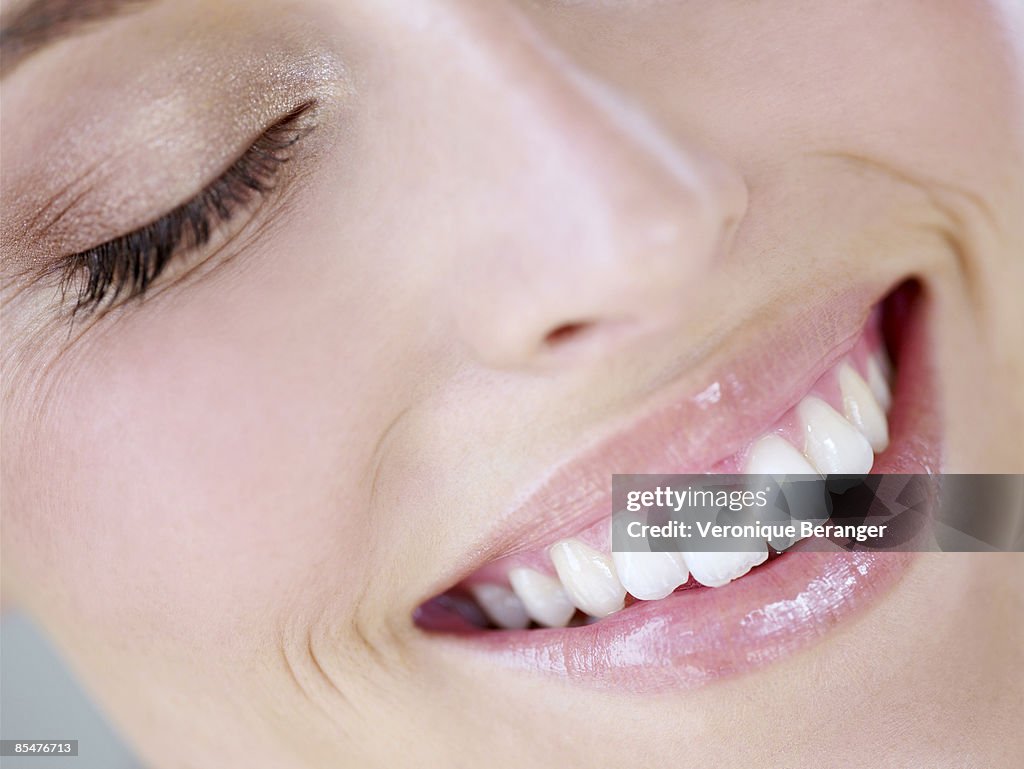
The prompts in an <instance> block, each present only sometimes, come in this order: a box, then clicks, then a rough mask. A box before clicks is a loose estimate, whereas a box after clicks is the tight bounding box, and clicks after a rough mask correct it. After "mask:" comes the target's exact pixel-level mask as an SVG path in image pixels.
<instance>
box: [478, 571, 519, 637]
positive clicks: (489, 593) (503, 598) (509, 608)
mask: <svg viewBox="0 0 1024 769" xmlns="http://www.w3.org/2000/svg"><path fill="white" fill-rule="evenodd" d="M470 590H471V591H472V593H473V597H474V598H475V599H476V601H477V603H478V604H480V608H481V609H483V610H484V614H486V615H487V618H488V619H490V620H491V622H493V623H494V624H495V625H498V626H499V627H503V628H507V629H508V630H522V629H523V628H525V627H529V625H530V618H529V616H527V614H526V608H525V607H524V606H523V602H522V601H520V600H519V599H518V598H517V597H516V594H515V593H513V592H512V591H511V590H509V589H508V588H507V587H505V586H504V585H494V584H491V583H487V582H482V583H480V584H477V585H473V586H472V587H471V588H470Z"/></svg>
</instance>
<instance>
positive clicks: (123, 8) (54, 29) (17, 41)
mask: <svg viewBox="0 0 1024 769" xmlns="http://www.w3.org/2000/svg"><path fill="white" fill-rule="evenodd" d="M155 1H156V0H30V1H29V2H28V3H27V4H26V5H25V7H24V8H22V9H21V10H19V11H15V12H13V13H12V14H10V16H11V17H12V18H11V19H10V21H7V20H6V19H4V20H3V26H2V28H0V78H3V77H6V76H7V75H9V74H10V73H11V72H12V71H13V70H14V69H15V68H16V67H17V66H18V65H19V64H21V63H22V62H23V61H25V59H27V58H28V57H29V56H31V55H33V54H35V53H38V52H39V51H41V50H42V49H44V48H46V47H48V46H51V45H53V44H54V43H57V42H58V41H60V40H64V39H66V38H69V37H71V36H72V35H75V34H77V33H80V32H82V31H84V30H85V29H87V28H89V27H92V26H94V25H96V24H102V23H103V22H105V21H110V20H111V19H113V18H115V17H117V16H119V15H121V14H123V13H126V12H128V11H130V10H136V9H138V8H140V7H142V6H146V5H151V4H153V3H154V2H155Z"/></svg>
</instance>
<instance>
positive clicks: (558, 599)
mask: <svg viewBox="0 0 1024 769" xmlns="http://www.w3.org/2000/svg"><path fill="white" fill-rule="evenodd" d="M508 581H509V582H511V583H512V589H513V590H514V591H515V593H516V595H517V596H519V600H521V601H522V602H523V606H525V607H526V613H527V614H529V615H530V617H531V618H532V619H533V620H534V621H535V622H536V623H537V624H538V625H546V626H547V627H565V626H566V625H568V624H569V620H571V619H572V615H573V614H575V613H576V607H575V606H573V604H572V601H570V600H569V596H568V595H566V592H565V590H563V589H562V583H561V582H559V581H558V580H557V579H555V578H554V577H549V576H548V575H547V574H542V573H541V572H539V571H534V570H533V569H527V568H518V569H512V570H511V571H510V572H509V573H508Z"/></svg>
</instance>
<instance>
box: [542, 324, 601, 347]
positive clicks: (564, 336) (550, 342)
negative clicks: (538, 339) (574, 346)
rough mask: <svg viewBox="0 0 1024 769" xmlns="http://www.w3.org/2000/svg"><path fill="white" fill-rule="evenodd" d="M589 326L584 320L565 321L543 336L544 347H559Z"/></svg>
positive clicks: (579, 334)
mask: <svg viewBox="0 0 1024 769" xmlns="http://www.w3.org/2000/svg"><path fill="white" fill-rule="evenodd" d="M589 326H590V324H589V323H587V322H586V321H581V322H578V323H565V324H563V325H561V326H559V327H558V328H556V329H554V330H553V331H551V332H550V333H549V334H548V335H547V336H546V337H544V344H545V346H546V347H559V346H561V345H564V344H565V343H566V342H569V341H571V340H573V339H576V338H577V337H579V336H581V335H582V334H583V332H584V331H585V330H586V329H587V328H588V327H589Z"/></svg>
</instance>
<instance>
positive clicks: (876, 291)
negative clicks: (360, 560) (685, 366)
mask: <svg viewBox="0 0 1024 769" xmlns="http://www.w3.org/2000/svg"><path fill="white" fill-rule="evenodd" d="M887 288H889V286H878V285H871V286H861V287H859V288H858V287H851V288H850V289H849V290H847V291H846V293H845V294H843V295H842V296H840V297H835V296H831V297H827V299H822V300H821V302H820V304H818V305H817V306H812V307H810V308H808V307H807V306H806V305H805V306H802V307H800V308H799V311H798V312H797V311H794V312H791V313H788V314H787V315H786V316H785V317H783V318H782V319H781V320H777V321H775V322H774V323H773V325H772V327H771V328H764V327H758V328H757V333H754V334H742V335H740V339H739V344H727V346H726V347H725V348H722V349H720V350H719V351H717V354H715V355H712V356H710V357H709V359H708V361H707V362H706V363H705V364H704V365H701V366H700V367H699V368H697V369H693V370H690V371H688V372H686V373H685V374H684V375H683V376H681V377H679V378H678V381H677V382H676V383H675V384H673V385H669V386H668V387H665V388H662V390H661V391H660V394H659V395H658V396H656V397H655V398H653V399H649V402H648V403H646V404H645V407H644V408H643V410H642V411H641V412H640V414H639V415H634V416H632V418H630V419H628V421H627V422H626V423H625V424H624V425H623V424H621V423H620V424H617V425H613V426H612V427H611V428H609V429H607V430H606V431H605V433H604V437H603V438H601V439H600V440H598V441H597V442H596V443H593V444H591V445H590V447H589V448H586V449H585V450H583V451H577V452H576V453H575V454H574V455H572V456H570V457H569V458H568V459H566V460H565V461H563V462H562V463H560V464H558V465H557V466H556V467H554V468H553V470H552V471H551V472H550V473H548V474H547V476H546V477H544V478H543V479H541V480H540V481H539V482H538V483H536V484H535V485H534V486H533V488H532V489H531V490H530V491H529V493H528V494H527V495H526V496H525V498H524V499H523V501H521V502H520V503H518V504H515V505H512V506H510V508H509V509H508V510H506V511H505V512H504V513H502V514H501V515H499V516H498V519H497V521H496V523H495V525H494V526H493V527H491V529H490V530H489V531H488V532H485V538H484V539H483V540H482V541H481V543H480V546H479V547H475V548H473V554H472V556H471V557H469V558H467V559H466V560H465V561H460V562H458V563H456V564H454V565H453V568H452V569H451V570H450V571H449V572H448V573H447V574H445V575H442V576H441V577H440V578H439V580H438V583H437V585H436V586H435V591H434V593H433V594H434V595H436V594H438V593H440V592H442V591H443V590H445V589H447V588H449V587H451V586H452V585H454V584H456V583H458V582H459V581H461V580H462V579H464V578H466V577H467V576H469V575H470V574H472V573H473V572H475V571H477V570H478V569H479V568H481V567H482V566H483V565H485V564H487V563H489V562H492V561H495V560H498V559H500V558H503V557H506V556H510V555H514V554H517V553H523V552H526V551H530V550H534V549H536V548H538V547H542V546H546V545H548V544H551V543H552V542H554V541H555V540H557V539H559V538H561V537H564V536H570V535H573V534H575V533H577V532H579V531H581V530H583V529H585V528H587V527H588V526H590V525H592V524H595V523H597V522H599V521H600V520H601V519H602V518H605V517H607V516H608V515H609V514H610V513H611V476H612V474H616V473H631V474H641V473H704V472H709V471H712V470H713V469H715V466H716V464H719V463H721V462H722V460H725V459H726V458H728V457H730V456H731V455H733V454H735V453H736V452H738V451H740V450H741V449H742V448H744V447H745V446H746V445H747V444H748V443H749V442H750V441H751V440H753V439H754V438H755V437H756V436H757V435H758V434H759V433H760V432H761V431H763V430H765V429H766V428H767V427H768V426H770V425H771V424H772V423H773V422H774V421H775V420H776V419H778V418H779V417H780V416H781V415H782V414H783V413H784V412H785V411H786V410H787V409H789V408H790V407H792V406H793V405H795V404H796V403H797V402H798V401H799V399H800V398H801V397H802V396H803V395H804V394H805V393H806V392H807V391H808V390H809V389H810V387H811V386H812V385H813V383H814V382H815V381H816V380H817V379H818V378H819V377H820V376H821V375H822V374H824V373H825V371H827V370H828V369H829V368H830V367H831V366H833V365H834V364H835V363H836V362H837V361H838V360H839V359H840V358H842V356H843V355H844V354H845V353H846V352H848V351H849V349H850V348H851V347H852V346H853V345H854V343H855V342H856V340H857V338H858V337H859V335H860V333H861V331H862V329H863V327H864V324H865V322H866V319H867V317H868V314H869V313H870V311H871V308H872V307H874V306H875V305H876V304H877V303H878V302H879V301H880V300H881V298H882V297H883V296H884V294H885V293H886V290H887ZM812 324H813V325H812ZM735 337H736V335H734V336H733V339H735ZM725 469H726V470H728V469H729V468H725Z"/></svg>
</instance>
